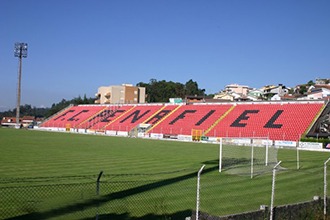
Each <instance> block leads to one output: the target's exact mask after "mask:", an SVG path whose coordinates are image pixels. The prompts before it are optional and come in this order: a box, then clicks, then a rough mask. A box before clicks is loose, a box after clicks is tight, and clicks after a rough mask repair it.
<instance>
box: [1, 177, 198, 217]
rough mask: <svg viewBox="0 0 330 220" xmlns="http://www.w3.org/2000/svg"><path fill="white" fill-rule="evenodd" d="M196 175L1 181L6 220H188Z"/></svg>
mask: <svg viewBox="0 0 330 220" xmlns="http://www.w3.org/2000/svg"><path fill="white" fill-rule="evenodd" d="M195 176H196V172H191V171H177V172H173V173H168V174H166V173H161V174H152V175H148V174H145V175H129V174H127V175H108V176H107V175H102V176H99V177H98V176H97V175H96V176H81V177H60V178H25V179H6V180H5V179H1V180H0V184H1V185H0V194H1V197H0V219H185V217H187V216H191V213H192V209H193V208H194V204H195V201H194V200H193V199H191V198H194V196H195V189H196V185H195V181H194V180H195ZM65 182H66V183H65ZM68 182H69V183H68ZM5 185H6V186H5Z"/></svg>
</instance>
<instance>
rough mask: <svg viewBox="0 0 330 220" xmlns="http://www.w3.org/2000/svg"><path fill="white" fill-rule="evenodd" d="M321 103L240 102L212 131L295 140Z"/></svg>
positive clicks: (211, 132) (226, 135) (221, 134)
mask: <svg viewBox="0 0 330 220" xmlns="http://www.w3.org/2000/svg"><path fill="white" fill-rule="evenodd" d="M322 106H323V104H322V103H284V102H281V103H268V104H258V103H249V104H244V103H242V104H241V103H240V104H237V106H235V108H234V109H233V110H232V111H231V112H230V114H228V116H227V117H225V118H224V119H223V120H221V121H220V122H219V123H218V124H217V125H216V126H215V127H214V128H213V129H212V130H211V131H210V133H209V134H215V135H216V136H217V137H269V139H271V140H292V141H296V140H298V139H299V138H300V137H301V135H302V134H304V132H305V131H306V129H307V128H308V127H309V125H310V124H311V122H312V121H313V119H314V118H315V116H316V115H317V113H318V112H319V111H320V109H321V107H322Z"/></svg>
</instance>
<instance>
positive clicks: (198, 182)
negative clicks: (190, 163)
mask: <svg viewBox="0 0 330 220" xmlns="http://www.w3.org/2000/svg"><path fill="white" fill-rule="evenodd" d="M204 167H205V164H204V165H203V166H202V167H201V168H200V169H199V171H198V174H197V198H196V220H198V218H199V191H200V178H201V173H202V171H203V169H204Z"/></svg>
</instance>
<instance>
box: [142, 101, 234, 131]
mask: <svg viewBox="0 0 330 220" xmlns="http://www.w3.org/2000/svg"><path fill="white" fill-rule="evenodd" d="M230 107H231V105H230V104H224V105H214V104H213V105H197V104H196V105H183V106H181V108H179V109H177V110H175V111H174V112H173V113H172V114H169V115H168V117H166V118H165V119H164V120H163V121H162V122H161V123H159V124H157V125H155V126H154V127H153V129H152V130H150V131H149V132H152V133H163V134H169V135H174V134H175V135H177V134H183V135H191V132H192V129H197V130H202V131H205V130H207V129H208V128H209V127H210V126H211V125H212V124H213V123H214V122H215V121H216V120H217V119H218V118H219V117H221V115H223V114H224V113H225V112H226V111H227V110H228V109H229V108H230Z"/></svg>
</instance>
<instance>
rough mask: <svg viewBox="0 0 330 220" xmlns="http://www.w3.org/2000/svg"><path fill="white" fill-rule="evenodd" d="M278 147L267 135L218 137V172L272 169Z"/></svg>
mask: <svg viewBox="0 0 330 220" xmlns="http://www.w3.org/2000/svg"><path fill="white" fill-rule="evenodd" d="M277 152H278V148H277V147H275V146H272V141H270V140H269V139H268V138H267V137H258V138H256V137H253V138H220V146H219V172H225V173H229V174H236V175H250V176H251V178H253V176H256V175H260V174H263V173H266V172H270V171H272V169H273V167H274V165H275V164H276V163H277V162H278V161H277Z"/></svg>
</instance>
